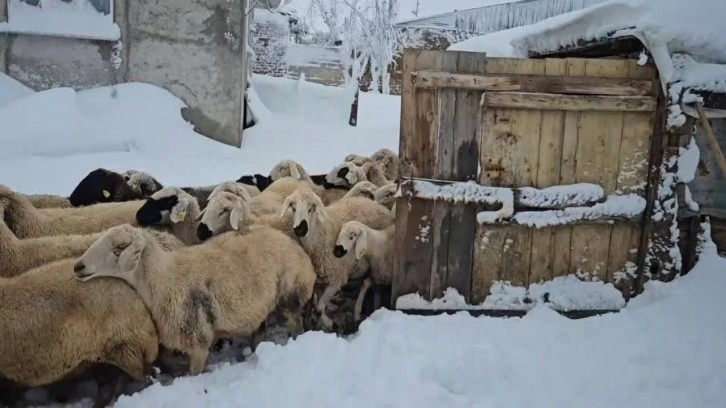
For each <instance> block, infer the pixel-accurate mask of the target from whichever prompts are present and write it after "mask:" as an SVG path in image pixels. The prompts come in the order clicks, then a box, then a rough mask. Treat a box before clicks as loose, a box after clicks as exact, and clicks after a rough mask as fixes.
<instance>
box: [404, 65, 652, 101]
mask: <svg viewBox="0 0 726 408" xmlns="http://www.w3.org/2000/svg"><path fill="white" fill-rule="evenodd" d="M545 61H561V62H563V63H564V61H565V60H556V59H549V60H545ZM412 76H413V82H414V86H415V87H416V88H433V89H444V88H446V89H466V90H478V91H486V92H488V91H497V92H540V93H560V94H578V95H611V96H618V95H619V96H644V95H648V94H650V93H651V92H652V88H653V83H652V81H647V80H637V79H612V78H595V77H586V76H583V77H570V76H564V75H559V76H540V75H516V74H510V75H498V74H484V75H472V74H462V73H452V72H448V71H432V70H419V71H416V72H414V73H412Z"/></svg>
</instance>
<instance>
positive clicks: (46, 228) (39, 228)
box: [0, 185, 144, 239]
mask: <svg viewBox="0 0 726 408" xmlns="http://www.w3.org/2000/svg"><path fill="white" fill-rule="evenodd" d="M143 203H144V202H143V201H141V200H139V201H127V202H120V203H103V204H94V205H89V206H87V207H80V208H44V209H37V208H35V207H33V205H32V204H31V203H30V202H29V201H28V200H27V198H25V197H23V196H22V195H20V194H17V193H15V192H14V191H12V190H11V189H9V188H7V187H6V186H3V185H0V214H2V215H3V219H4V221H5V224H7V226H8V227H9V228H10V230H11V231H12V232H13V233H14V234H15V236H17V237H18V238H20V239H24V238H35V237H44V236H57V235H69V234H93V233H96V232H101V231H104V230H106V229H108V228H111V227H113V226H116V225H121V224H125V223H130V224H136V218H135V214H136V211H137V210H138V209H139V208H140V207H141V206H142V205H143Z"/></svg>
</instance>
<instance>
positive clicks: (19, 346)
mask: <svg viewBox="0 0 726 408" xmlns="http://www.w3.org/2000/svg"><path fill="white" fill-rule="evenodd" d="M74 263H75V259H73V258H71V259H64V260H60V261H56V262H53V263H50V264H46V265H43V266H41V267H39V268H36V269H33V270H31V271H28V272H26V273H25V274H23V275H20V276H18V277H15V278H11V279H6V278H0V333H2V340H1V341H0V376H3V377H5V378H7V379H10V380H12V381H13V382H15V383H17V384H18V385H21V386H26V387H39V386H46V385H49V384H52V383H54V382H57V381H59V380H61V379H64V378H68V377H71V376H75V375H78V374H80V373H81V372H82V371H84V370H85V369H86V368H88V366H90V365H92V364H96V363H107V364H112V365H114V366H117V367H119V368H121V369H122V370H123V371H124V372H126V373H127V374H129V375H130V376H131V377H133V378H134V379H135V380H137V381H142V382H148V381H147V379H146V376H147V374H148V373H149V371H150V368H151V364H152V362H153V361H154V360H156V358H157V355H158V351H159V338H158V335H157V331H156V327H155V326H154V322H153V320H152V319H151V315H150V314H149V311H148V310H147V308H146V307H145V306H144V303H143V302H142V301H141V299H140V298H139V297H138V296H137V295H136V294H135V293H134V291H133V289H131V288H130V287H129V286H128V285H126V284H125V283H123V282H117V281H110V280H98V281H96V282H92V283H91V284H90V285H89V284H83V283H81V282H79V281H77V280H76V279H74V275H73V265H74ZM89 292H91V293H89ZM113 397H114V396H113V395H109V396H107V398H108V399H107V400H100V399H99V400H97V401H96V405H95V406H97V407H104V406H106V405H108V404H110V403H111V402H112V399H114V398H113Z"/></svg>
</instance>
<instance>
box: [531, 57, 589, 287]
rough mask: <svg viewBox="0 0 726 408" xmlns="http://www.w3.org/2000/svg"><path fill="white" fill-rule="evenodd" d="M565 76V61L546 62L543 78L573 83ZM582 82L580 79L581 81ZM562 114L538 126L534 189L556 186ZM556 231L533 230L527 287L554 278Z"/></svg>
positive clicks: (547, 117) (546, 117)
mask: <svg viewBox="0 0 726 408" xmlns="http://www.w3.org/2000/svg"><path fill="white" fill-rule="evenodd" d="M565 74H567V63H566V60H564V59H546V60H545V75H547V76H548V77H549V76H555V75H557V76H560V77H558V78H564V79H565V80H570V79H572V78H571V77H567V76H564V75H565ZM580 78H582V77H580ZM565 114H566V113H565V112H564V111H551V110H547V111H543V112H542V122H541V126H540V144H539V159H538V164H537V188H546V187H550V186H554V185H557V184H559V181H560V167H561V162H562V147H563V139H564V131H565ZM556 231H557V228H542V229H534V230H532V256H531V261H530V271H529V280H528V284H532V283H537V282H542V281H547V280H550V279H552V277H553V268H554V257H555V253H556V252H557V251H558V249H557V246H556V241H555V237H556Z"/></svg>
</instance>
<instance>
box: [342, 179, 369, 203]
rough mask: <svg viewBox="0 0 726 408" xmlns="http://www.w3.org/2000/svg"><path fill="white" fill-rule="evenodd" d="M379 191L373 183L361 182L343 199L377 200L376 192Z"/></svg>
mask: <svg viewBox="0 0 726 408" xmlns="http://www.w3.org/2000/svg"><path fill="white" fill-rule="evenodd" d="M377 189H378V186H376V185H375V184H373V183H371V182H370V181H361V182H359V183H357V184H356V185H354V186H353V188H351V189H350V190H348V192H347V193H346V194H345V195H344V196H343V198H351V197H365V198H368V199H370V200H375V192H376V190H377Z"/></svg>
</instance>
